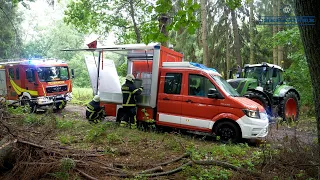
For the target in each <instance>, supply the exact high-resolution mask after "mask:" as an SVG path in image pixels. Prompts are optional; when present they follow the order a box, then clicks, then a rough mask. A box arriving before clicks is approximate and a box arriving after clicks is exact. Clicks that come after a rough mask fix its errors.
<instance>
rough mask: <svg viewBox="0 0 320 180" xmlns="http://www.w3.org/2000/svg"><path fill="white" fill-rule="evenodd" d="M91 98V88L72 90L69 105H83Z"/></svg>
mask: <svg viewBox="0 0 320 180" xmlns="http://www.w3.org/2000/svg"><path fill="white" fill-rule="evenodd" d="M92 98H93V91H92V88H73V90H72V100H71V103H73V104H79V105H85V104H86V103H88V102H89V101H91V100H92Z"/></svg>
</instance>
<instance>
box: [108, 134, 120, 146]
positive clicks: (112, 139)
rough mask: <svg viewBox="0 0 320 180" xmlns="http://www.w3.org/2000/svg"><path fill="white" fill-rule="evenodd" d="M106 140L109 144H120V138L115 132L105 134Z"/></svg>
mask: <svg viewBox="0 0 320 180" xmlns="http://www.w3.org/2000/svg"><path fill="white" fill-rule="evenodd" d="M107 142H108V143H110V144H120V143H122V138H121V137H120V136H119V134H118V133H116V132H114V133H110V134H108V135H107Z"/></svg>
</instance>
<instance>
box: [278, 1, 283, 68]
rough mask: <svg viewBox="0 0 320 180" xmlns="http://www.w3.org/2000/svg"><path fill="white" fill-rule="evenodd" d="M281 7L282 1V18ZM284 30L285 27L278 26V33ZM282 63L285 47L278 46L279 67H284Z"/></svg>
mask: <svg viewBox="0 0 320 180" xmlns="http://www.w3.org/2000/svg"><path fill="white" fill-rule="evenodd" d="M280 7H281V0H278V12H279V13H278V16H282V15H283V13H282V11H281V10H280ZM282 30H283V26H281V25H280V26H278V31H279V32H280V31H282ZM282 61H283V46H278V65H279V66H282Z"/></svg>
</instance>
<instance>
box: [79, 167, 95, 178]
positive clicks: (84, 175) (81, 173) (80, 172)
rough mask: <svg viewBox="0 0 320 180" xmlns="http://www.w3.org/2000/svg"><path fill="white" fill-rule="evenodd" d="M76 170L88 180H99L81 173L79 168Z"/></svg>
mask: <svg viewBox="0 0 320 180" xmlns="http://www.w3.org/2000/svg"><path fill="white" fill-rule="evenodd" d="M75 170H76V171H78V172H79V173H80V174H81V175H82V176H84V177H86V178H87V179H90V180H98V179H97V178H95V177H92V176H90V175H89V174H87V173H85V172H83V171H81V170H80V169H77V168H76V169H75Z"/></svg>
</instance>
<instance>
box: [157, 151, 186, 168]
mask: <svg viewBox="0 0 320 180" xmlns="http://www.w3.org/2000/svg"><path fill="white" fill-rule="evenodd" d="M186 157H190V153H185V154H183V155H181V156H179V157H177V158H175V159H172V160H170V161H167V162H164V163H159V164H156V166H165V165H168V164H171V163H174V162H177V161H180V160H181V159H182V158H186Z"/></svg>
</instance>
